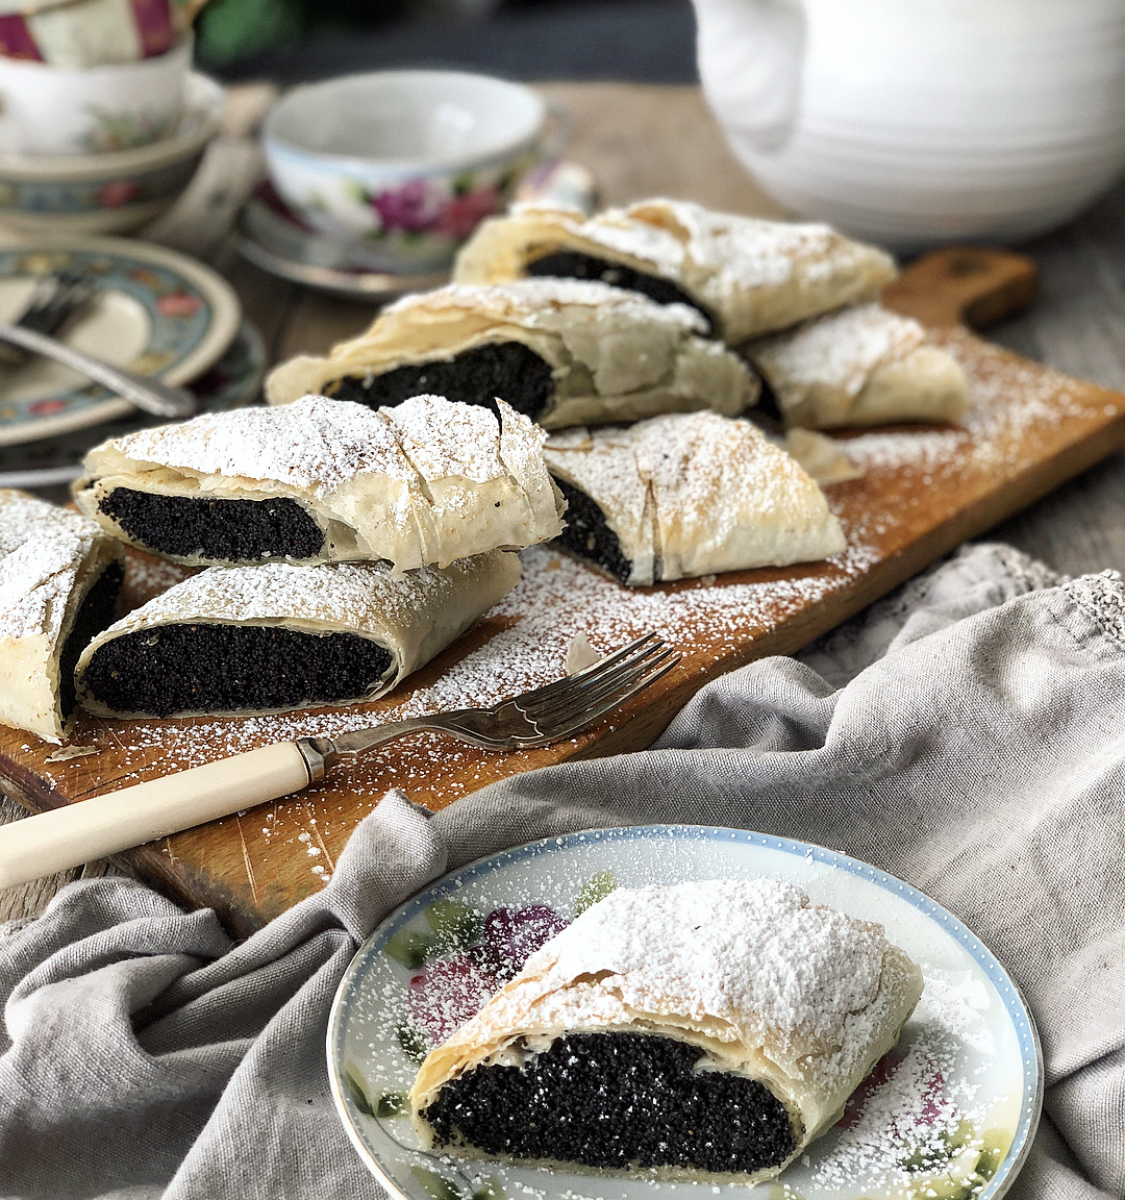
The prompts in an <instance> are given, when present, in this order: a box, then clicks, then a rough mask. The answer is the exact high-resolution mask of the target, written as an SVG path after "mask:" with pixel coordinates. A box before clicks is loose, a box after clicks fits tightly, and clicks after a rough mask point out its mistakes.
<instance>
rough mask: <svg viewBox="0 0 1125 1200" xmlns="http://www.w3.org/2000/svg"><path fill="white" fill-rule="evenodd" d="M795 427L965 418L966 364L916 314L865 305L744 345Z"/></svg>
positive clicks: (785, 418) (777, 401) (784, 417)
mask: <svg viewBox="0 0 1125 1200" xmlns="http://www.w3.org/2000/svg"><path fill="white" fill-rule="evenodd" d="M743 352H744V353H745V354H746V356H747V358H749V359H750V361H751V362H752V363H753V364H754V366H755V367H756V368H757V369H758V370H759V371H760V372H761V374H762V377H763V379H764V380H765V381H766V383H767V384H768V386H769V390H770V393H771V394H772V396H773V399H774V400H775V401H776V403H777V407H778V410H779V411H780V413H781V416H782V418H783V420H784V421H785V423H786V424H787V425H789V426H805V427H806V428H809V429H833V428H838V427H840V426H845V425H883V424H887V423H889V422H893V421H943V422H957V421H960V420H961V418H962V417H963V416H964V415H965V411H966V409H967V407H968V398H969V384H968V380H967V378H966V377H965V372H964V371H963V370H962V368H961V364H960V363H959V362H958V361H957V360H956V359H955V358H954V357H953V355H951V354H949V353H948V352H947V351H945V350H942V349H940V348H939V347H937V346H934V345H931V344H930V343H929V342H928V341H927V337H926V331H925V329H924V328H923V327H922V326H921V325H920V324H919V323H918V322H917V321H915V320H913V319H912V318H910V317H902V316H899V315H898V314H897V313H893V312H889V311H888V310H887V309H885V308H883V307H882V305H880V304H858V305H855V306H853V307H851V308H844V309H841V310H840V311H839V312H834V313H829V314H828V315H827V316H824V317H818V318H816V319H815V320H813V321H809V322H808V323H807V324H805V325H802V326H801V327H800V328H798V329H796V330H793V331H791V332H788V333H782V334H778V335H777V336H775V337H769V338H763V339H761V340H760V341H756V342H751V343H750V344H749V345H748V346H746V347H745V348H744V351H743Z"/></svg>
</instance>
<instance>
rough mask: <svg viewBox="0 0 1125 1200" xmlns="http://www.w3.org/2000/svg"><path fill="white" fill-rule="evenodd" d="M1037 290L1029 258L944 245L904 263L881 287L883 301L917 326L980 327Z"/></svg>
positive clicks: (1018, 309) (1022, 304) (1026, 302)
mask: <svg viewBox="0 0 1125 1200" xmlns="http://www.w3.org/2000/svg"><path fill="white" fill-rule="evenodd" d="M1038 290H1039V269H1038V268H1037V267H1036V265H1035V263H1034V262H1032V260H1031V259H1030V258H1028V257H1027V256H1026V255H1023V254H1013V253H1012V251H1010V250H993V249H990V248H988V247H986V246H946V247H945V248H944V249H942V250H935V251H933V252H932V253H931V254H925V255H923V256H922V257H921V258H917V259H915V260H914V261H913V262H911V263H908V264H907V265H906V266H905V267H904V268H903V270H902V274H901V275H899V277H898V278H897V279H896V280H894V281H893V282H892V283H888V284H887V286H886V287H885V288H884V289H883V303H884V304H885V305H886V306H887V307H888V308H893V309H894V310H895V312H900V313H902V314H903V315H904V316H908V317H914V318H916V319H917V320H919V321H921V322H922V324H923V325H929V326H933V327H937V328H939V329H944V328H949V327H950V326H952V325H968V326H970V327H971V328H973V329H983V328H984V327H985V326H987V325H991V324H993V323H994V322H996V321H999V320H1001V319H1002V318H1003V317H1007V316H1011V315H1012V314H1013V313H1017V312H1021V311H1022V310H1023V309H1025V308H1026V307H1027V306H1028V305H1029V304H1030V303H1031V302H1032V301H1033V300H1034V299H1035V296H1036V293H1037V292H1038Z"/></svg>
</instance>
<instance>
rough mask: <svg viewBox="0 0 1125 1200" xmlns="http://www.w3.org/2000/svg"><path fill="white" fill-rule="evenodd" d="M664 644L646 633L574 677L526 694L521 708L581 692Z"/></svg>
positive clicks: (571, 676) (521, 698)
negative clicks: (640, 655) (625, 664)
mask: <svg viewBox="0 0 1125 1200" xmlns="http://www.w3.org/2000/svg"><path fill="white" fill-rule="evenodd" d="M663 644H664V643H663V642H662V641H661V639H660V638H658V637H657V636H656V634H655V633H646V634H645V635H644V637H639V638H637V640H636V641H635V642H630V643H629V644H628V645H627V646H622V647H621V649H620V650H616V651H614V653H613V654H609V655H607V656H606V657H605V658H603V659H599V660H598V662H596V663H594V664H593V665H592V666H589V667H586V668H585V670H582V671H577V672H576V673H575V674H573V675H567V676H564V677H563V678H562V679H556V680H554V681H553V682H552V683H547V684H544V685H543V687H539V688H535V689H534V690H532V691H530V692H527V693H525V694H524V695H523V696H521V697H520V698H519V699H520V706H521V707H523V708H526V707H527V705H529V704H532V705H533V704H535V703H537V702H538V701H540V700H544V699H553V698H555V697H556V696H560V695H565V694H567V693H570V692H575V691H580V690H581V689H582V688H583V687H584V686H588V685H589V684H590V683H593V682H596V681H597V680H598V679H601V678H603V677H604V676H605V675H607V674H608V673H609V672H611V671H612V670H613V669H614V668H615V667H617V666H618V665H619V664H621V663H622V662H623V661H624V660H625V659H626V658H629V659H630V661H631V660H632V658H633V657H634V656H636V655H639V654H644V653H647V652H648V647H649V646H650V645H660V646H663Z"/></svg>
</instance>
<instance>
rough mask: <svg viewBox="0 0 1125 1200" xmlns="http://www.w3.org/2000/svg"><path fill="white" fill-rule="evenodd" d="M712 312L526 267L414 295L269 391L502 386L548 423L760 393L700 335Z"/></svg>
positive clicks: (272, 381) (441, 391) (731, 405)
mask: <svg viewBox="0 0 1125 1200" xmlns="http://www.w3.org/2000/svg"><path fill="white" fill-rule="evenodd" d="M704 329H705V322H704V321H703V319H702V318H701V317H700V316H699V314H698V313H696V312H694V311H693V310H692V309H690V308H686V307H684V306H683V305H670V306H665V305H660V304H655V303H653V302H652V301H651V300H648V299H646V298H645V297H643V296H638V295H636V294H635V293H633V292H627V291H622V290H620V289H618V288H611V287H609V286H607V285H606V284H604V283H578V282H574V281H572V280H556V279H539V280H524V281H521V282H516V283H513V284H510V285H508V286H505V287H458V286H453V287H445V288H439V289H438V290H437V291H434V292H427V293H426V294H424V295H419V296H407V297H406V298H405V299H403V300H400V301H398V303H397V304H392V305H391V306H390V307H389V308H387V309H384V311H383V312H382V313H381V314H380V315H379V316H378V317H376V319H375V321H374V323H373V324H372V326H371V328H370V329H368V330H367V332H366V333H364V334H362V335H360V336H359V337H358V338H354V339H353V340H352V341H350V342H343V343H341V344H340V345H339V346H336V347H335V348H334V349H333V350H332V352H331V353H330V354H329V355H328V357H327V358H308V357H302V358H294V359H291V360H290V361H289V362H287V363H283V364H282V365H281V366H279V367H277V368H276V369H275V370H274V371H273V372H272V373H271V375H270V377H269V378H268V379H267V381H266V396H267V399H268V400H269V401H270V403H271V404H287V403H289V402H290V401H292V400H295V399H296V398H297V397H299V396H302V395H304V394H305V393H306V392H323V393H325V394H327V395H331V396H335V397H336V398H337V399H341V400H354V401H358V402H360V403H363V404H369V405H372V406H377V405H380V404H382V405H395V404H398V403H400V402H401V401H402V400H403V399H404V398H405V397H406V396H410V395H412V394H414V393H415V392H420V391H425V392H432V393H436V394H438V395H441V396H446V397H448V398H449V399H450V400H461V401H464V402H465V403H468V404H483V405H491V404H492V403H493V402H494V400H495V399H496V398H497V397H499V398H500V399H502V400H505V401H507V403H508V404H510V405H511V406H512V407H513V408H515V409H516V410H517V411H519V412H521V413H524V414H526V415H527V416H528V417H530V418H531V419H532V420H534V421H537V422H539V424H541V425H543V426H544V427H545V428H548V429H557V428H561V427H563V426H566V425H581V424H587V423H589V424H593V423H600V422H603V421H632V420H636V419H638V418H640V417H647V416H651V415H653V414H654V413H661V412H688V411H694V410H696V409H705V408H710V409H714V410H716V411H718V412H725V413H731V414H733V413H740V412H742V411H743V410H744V409H746V407H747V406H748V405H750V404H753V402H754V400H755V398H756V397H757V388H758V385H757V380H756V379H754V378H753V375H752V373H751V372H750V370H749V368H748V367H747V366H746V364H745V363H744V362H742V361H741V360H740V359H739V358H737V357H736V356H735V355H733V354H731V353H730V352H729V351H727V350H726V349H724V348H723V346H721V345H719V344H718V343H716V342H713V341H710V340H708V339H706V338H703V337H701V336H700V334H701V333H702V332H703V331H704Z"/></svg>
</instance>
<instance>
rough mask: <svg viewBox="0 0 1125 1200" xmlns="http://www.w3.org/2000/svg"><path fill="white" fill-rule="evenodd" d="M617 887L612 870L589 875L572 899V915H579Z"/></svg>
mask: <svg viewBox="0 0 1125 1200" xmlns="http://www.w3.org/2000/svg"><path fill="white" fill-rule="evenodd" d="M616 887H617V880H616V879H615V878H614V875H613V872H612V871H599V872H598V873H597V874H596V875H591V876H590V878H589V879H587V880H586V882H585V883H584V884H583V885H582V887H581V888H580V889H579V892H578V896H577V898H576V899H575V901H574V915H575V916H576V917H580V916H581V915H582V914H583V913H584V912H585V911H586V909H588V908H589V907H590V906H591V905H593V904H597V902H598V901H599V900H604V899H605V898H606V896H608V895H609V893H610V892H612V891H614V890H615V889H616Z"/></svg>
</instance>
